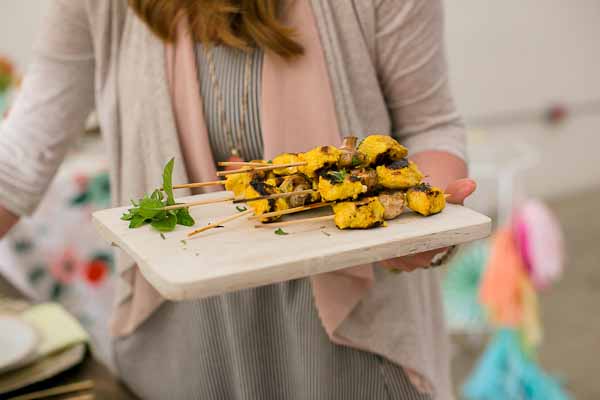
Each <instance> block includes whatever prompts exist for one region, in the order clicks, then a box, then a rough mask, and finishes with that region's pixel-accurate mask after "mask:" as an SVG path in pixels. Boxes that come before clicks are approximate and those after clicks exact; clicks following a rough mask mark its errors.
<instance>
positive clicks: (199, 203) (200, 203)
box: [160, 197, 235, 211]
mask: <svg viewBox="0 0 600 400" xmlns="http://www.w3.org/2000/svg"><path fill="white" fill-rule="evenodd" d="M233 200H235V197H226V198H224V199H213V200H200V201H194V202H191V203H182V204H174V205H172V206H166V207H162V208H160V211H169V210H179V209H180V208H190V207H196V206H205V205H207V204H215V203H226V202H228V201H233Z"/></svg>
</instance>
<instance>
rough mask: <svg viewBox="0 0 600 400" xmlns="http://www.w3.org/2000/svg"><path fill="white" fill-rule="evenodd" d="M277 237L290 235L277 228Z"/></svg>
mask: <svg viewBox="0 0 600 400" xmlns="http://www.w3.org/2000/svg"><path fill="white" fill-rule="evenodd" d="M275 234H276V235H289V233H287V232H286V231H284V230H283V229H281V228H277V230H276V231H275Z"/></svg>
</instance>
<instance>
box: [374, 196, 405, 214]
mask: <svg viewBox="0 0 600 400" xmlns="http://www.w3.org/2000/svg"><path fill="white" fill-rule="evenodd" d="M378 197H379V201H380V202H381V204H383V208H384V210H385V211H384V212H383V219H385V220H386V221H387V220H390V219H394V218H397V217H398V216H399V215H400V214H402V212H403V211H404V203H405V200H404V192H401V191H399V190H398V191H385V192H381V193H379V196H378Z"/></svg>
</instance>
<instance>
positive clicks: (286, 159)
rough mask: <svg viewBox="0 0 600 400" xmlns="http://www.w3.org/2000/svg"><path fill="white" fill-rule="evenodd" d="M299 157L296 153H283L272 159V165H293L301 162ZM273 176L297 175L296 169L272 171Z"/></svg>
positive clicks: (287, 168)
mask: <svg viewBox="0 0 600 400" xmlns="http://www.w3.org/2000/svg"><path fill="white" fill-rule="evenodd" d="M301 161H302V160H300V156H299V155H298V154H296V153H283V154H280V155H278V156H277V157H275V158H274V159H273V164H275V165H277V164H294V163H298V162H301ZM273 173H275V175H293V174H297V173H298V167H286V168H278V169H274V170H273Z"/></svg>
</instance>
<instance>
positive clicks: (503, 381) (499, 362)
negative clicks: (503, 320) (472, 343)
mask: <svg viewBox="0 0 600 400" xmlns="http://www.w3.org/2000/svg"><path fill="white" fill-rule="evenodd" d="M463 396H464V397H465V398H467V399H469V400H513V399H514V400H568V399H570V398H571V397H570V396H569V395H568V394H567V393H566V392H565V391H564V390H563V389H562V387H561V385H560V384H559V383H558V382H557V381H556V380H555V379H554V378H553V377H551V376H550V375H548V374H546V373H545V372H544V371H542V370H541V369H540V367H539V366H538V365H537V364H536V363H535V362H534V361H533V360H531V359H529V358H528V357H526V355H525V354H524V353H523V351H522V349H521V344H520V337H519V333H518V331H516V330H514V329H499V330H498V331H497V333H496V334H495V335H494V337H493V338H492V341H491V342H490V344H489V345H488V348H487V349H486V351H485V353H484V354H483V356H482V357H481V359H480V360H479V362H478V364H477V367H476V368H475V371H474V372H473V373H472V374H471V376H470V377H469V379H468V380H467V383H466V384H465V385H464V387H463Z"/></svg>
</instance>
